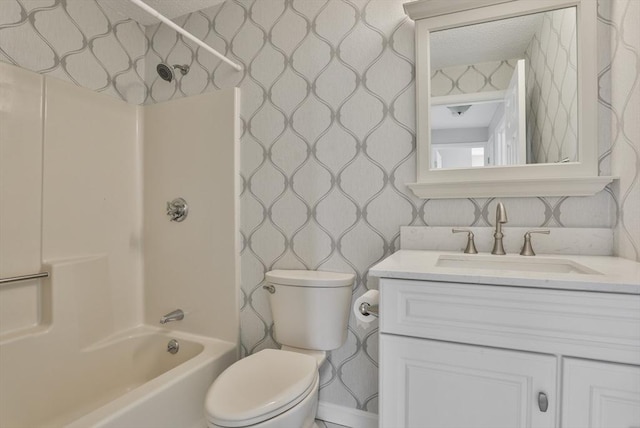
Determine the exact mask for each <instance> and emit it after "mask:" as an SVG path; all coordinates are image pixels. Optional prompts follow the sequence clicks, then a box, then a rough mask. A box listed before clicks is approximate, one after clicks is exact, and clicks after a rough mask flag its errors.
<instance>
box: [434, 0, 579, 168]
mask: <svg viewBox="0 0 640 428" xmlns="http://www.w3.org/2000/svg"><path fill="white" fill-rule="evenodd" d="M576 44H577V42H576V8H575V7H571V8H566V9H559V10H554V11H547V12H542V13H536V14H531V15H525V16H519V17H515V18H509V19H503V20H499V21H492V22H486V23H481V24H475V25H469V26H465V27H459V28H453V29H447V30H443V31H437V32H432V33H431V45H430V50H431V111H430V123H431V148H430V150H431V165H430V168H431V169H440V168H470V167H483V166H502V165H523V164H534V163H566V162H577V161H578V131H577V129H578V123H577V122H578V120H577V101H578V100H577V84H578V75H577V49H576V47H577V46H576Z"/></svg>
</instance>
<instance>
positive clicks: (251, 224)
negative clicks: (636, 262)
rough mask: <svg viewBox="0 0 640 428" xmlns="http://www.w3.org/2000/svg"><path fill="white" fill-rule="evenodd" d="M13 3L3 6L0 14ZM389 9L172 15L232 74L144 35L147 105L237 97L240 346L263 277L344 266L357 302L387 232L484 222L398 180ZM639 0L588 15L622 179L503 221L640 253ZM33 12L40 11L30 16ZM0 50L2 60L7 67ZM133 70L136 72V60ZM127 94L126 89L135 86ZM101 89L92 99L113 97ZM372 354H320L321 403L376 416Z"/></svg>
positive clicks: (261, 6)
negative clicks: (234, 65)
mask: <svg viewBox="0 0 640 428" xmlns="http://www.w3.org/2000/svg"><path fill="white" fill-rule="evenodd" d="M11 1H16V0H8V1H6V2H5V3H3V6H4V4H8V3H10V2H11ZM42 3H43V4H47V5H51V4H55V5H56V6H55V7H51V8H52V10H54V9H56V8H58V7H61V8H65V7H67V8H68V5H72V4H74V2H73V1H71V0H68V1H67V2H65V3H63V2H61V1H58V2H56V1H55V0H42ZM82 3H83V4H84V3H91V1H90V0H87V1H82ZM402 3H403V2H402V1H398V0H371V1H366V2H362V3H358V4H357V5H356V4H354V3H352V2H349V1H343V0H331V1H301V0H292V1H285V0H259V1H248V0H247V1H245V0H242V1H234V0H228V1H227V2H225V3H224V4H223V5H221V6H220V7H216V8H211V9H206V10H203V11H199V12H194V13H192V14H190V15H187V16H184V17H182V18H179V19H177V20H176V22H178V23H179V24H180V25H182V26H184V27H185V28H187V29H188V30H189V31H191V32H193V33H194V34H196V35H197V36H199V37H201V38H203V39H204V40H205V41H206V42H207V43H210V44H211V45H212V46H214V47H215V48H217V49H219V50H220V51H222V52H226V53H227V55H228V56H230V57H231V58H235V59H236V60H238V61H240V62H242V64H243V65H244V66H245V72H243V73H235V72H232V71H230V70H229V69H228V68H225V66H224V65H220V63H219V62H218V61H216V60H215V59H213V58H211V57H209V56H208V55H207V54H206V53H203V52H200V51H198V50H197V49H196V48H195V47H194V46H193V45H191V44H190V43H189V42H185V41H183V40H182V39H181V38H179V37H177V36H176V35H175V33H172V32H170V31H168V29H166V28H164V27H163V26H152V27H149V28H148V29H147V37H148V42H147V43H148V44H147V45H145V46H146V48H145V49H146V52H147V58H146V63H147V64H148V65H149V67H146V68H147V69H148V70H147V75H146V88H147V89H146V91H147V92H146V93H147V97H146V98H144V97H140V98H143V99H146V102H147V103H154V102H156V101H162V100H167V99H171V98H180V97H183V96H185V95H187V96H190V95H196V94H199V93H201V92H205V91H209V90H213V89H216V88H224V87H230V86H234V85H236V84H237V85H238V86H239V87H240V88H241V94H242V95H241V96H242V102H241V117H242V121H243V132H242V143H241V156H242V159H241V163H242V170H241V181H242V194H241V210H242V220H241V233H242V236H241V238H242V245H243V254H242V277H243V278H242V293H243V296H242V312H241V323H242V346H243V350H244V352H245V353H253V352H255V351H257V350H259V349H262V348H265V347H273V346H275V344H274V342H273V339H272V337H271V319H270V315H269V309H268V306H267V297H266V295H264V293H263V290H262V289H261V284H262V281H263V275H264V272H265V271H266V270H268V269H270V268H274V267H280V268H305V267H308V268H321V269H326V270H342V271H349V272H355V273H357V275H358V277H357V288H356V289H355V292H354V298H355V297H358V296H360V295H361V294H363V293H364V291H366V289H368V288H372V287H375V284H374V283H369V282H368V281H367V276H366V273H367V270H368V268H369V267H370V266H371V265H373V264H374V263H376V262H377V261H378V260H380V259H382V258H383V257H384V256H385V255H387V254H389V253H390V252H392V251H393V250H395V249H397V248H398V246H399V245H398V239H399V238H398V236H399V232H398V231H399V226H400V225H418V226H419V225H430V226H439V225H442V226H452V225H459V226H468V225H473V226H486V225H489V224H491V223H492V222H493V213H494V212H495V203H496V202H495V201H493V200H487V199H472V200H469V199H459V200H429V201H421V200H416V199H415V198H413V197H412V196H411V193H410V192H408V191H407V190H406V189H405V187H404V183H405V182H410V181H412V180H413V179H414V178H415V149H414V145H415V143H414V131H415V125H414V123H413V122H414V115H415V113H414V100H413V98H414V96H415V88H414V86H413V75H412V70H413V68H412V67H413V58H414V53H413V23H412V22H411V21H409V20H407V18H406V17H405V16H404V13H403V12H402V6H401V5H402ZM29 4H33V3H32V2H30V3H29ZM639 6H640V2H637V1H633V0H631V1H629V0H613V1H608V0H602V1H600V2H599V7H598V13H599V18H598V36H599V45H598V48H599V52H600V58H599V61H600V62H599V70H600V80H599V85H600V92H599V97H600V98H599V99H600V102H599V105H598V107H597V108H598V109H599V128H600V134H599V139H600V160H601V161H600V170H601V174H609V173H610V172H612V173H613V174H614V175H620V176H621V180H620V181H619V183H618V184H616V185H614V186H613V187H612V188H608V189H607V190H605V191H603V192H601V193H600V194H598V195H595V196H593V197H589V198H576V197H569V198H516V199H505V200H503V202H504V203H505V205H506V206H507V210H508V212H509V217H510V224H509V225H511V226H514V225H515V226H545V227H546V226H550V227H607V228H615V231H616V237H617V238H616V245H615V248H616V253H617V254H618V255H621V256H624V257H627V258H631V259H640V230H639V229H638V228H640V225H638V222H637V220H636V219H637V218H638V217H639V216H640V213H639V211H640V210H639V208H638V207H640V178H639V176H638V171H639V170H640V167H639V166H638V165H640V160H639V158H640V155H639V153H640V147H639V146H640V130H639V129H638V123H637V121H636V120H635V119H634V118H635V117H637V115H638V111H637V108H638V107H637V106H638V104H639V103H638V88H639V84H638V77H637V76H638V70H637V68H636V67H637V63H638V61H637V58H638V49H639V47H638V40H640V38H639V37H638V34H637V31H638V28H637V25H635V22H637V19H638V18H637V17H638V15H639V13H640V12H639V11H638V7H639ZM87 7H92V6H91V5H88V6H87ZM4 10H6V9H4ZM45 12H46V11H42V12H38V15H39V16H40V18H41V19H43V20H44V19H46V17H47V14H46V13H45ZM2 13H3V11H0V14H2ZM1 22H2V23H3V24H0V48H2V49H3V50H6V46H7V43H8V42H7V40H9V39H8V38H7V36H6V35H7V34H11V31H13V30H8V28H9V27H7V26H6V25H4V23H5V22H13V21H7V20H5V19H3V20H1ZM29 22H31V21H28V22H25V24H24V25H27V24H29ZM29 25H30V24H29ZM30 28H31V27H25V31H27V30H29V31H31V30H30ZM43 37H45V39H46V38H47V36H43ZM25 40H26V39H25ZM38 43H40V42H39V41H38ZM136 43H137V42H136ZM129 48H130V46H129ZM25 52H27V53H31V54H32V56H29V57H26V58H22V59H20V60H15V59H14V61H15V62H16V63H17V65H19V66H21V67H24V68H30V67H31V64H33V63H34V62H36V63H37V60H38V55H37V54H34V53H35V52H36V51H35V50H31V51H28V50H27V51H25ZM2 55H3V54H2V52H0V60H1V61H5V62H12V60H10V59H7V58H6V55H4V56H2ZM166 60H169V61H170V62H171V61H175V62H172V63H188V64H190V65H191V66H192V71H191V72H190V73H189V76H188V78H186V77H185V78H184V79H179V80H178V82H176V83H175V84H167V83H166V82H164V81H161V80H160V79H159V78H157V75H155V76H154V75H153V74H151V69H152V68H154V67H155V65H156V64H157V63H158V62H160V61H166ZM105 61H108V60H107V59H105ZM114 63H116V64H117V62H114ZM137 65H138V68H137V70H141V67H142V64H141V63H140V61H137ZM42 70H43V72H46V70H47V68H46V67H43V68H42ZM56 70H58V73H60V75H61V76H66V73H65V72H64V71H62V70H61V68H60V67H58V68H56ZM125 74H126V73H125ZM76 75H77V76H78V77H77V78H76V79H75V80H76V83H77V84H80V85H83V84H86V82H90V81H91V74H89V73H85V74H83V72H82V70H80V71H78V72H77V73H76ZM135 85H136V91H133V90H132V93H137V94H140V93H143V92H144V91H145V87H144V86H142V84H140V83H136V84H135ZM167 85H168V86H167ZM88 86H91V85H88ZM108 88H109V86H107V89H105V90H104V91H105V92H107V93H110V94H112V95H117V91H115V90H108ZM129 101H130V102H139V98H136V99H135V100H133V99H129ZM594 108H595V107H594ZM610 164H611V165H610ZM618 186H619V187H618ZM507 230H508V228H507ZM377 361H378V355H377V331H376V330H373V331H369V332H367V333H362V332H359V331H357V330H356V329H355V326H354V325H352V327H351V330H350V334H349V338H348V341H347V344H346V345H345V346H344V347H343V348H342V349H340V350H339V351H336V352H333V354H332V356H331V364H332V366H331V367H330V370H327V371H326V372H325V373H323V376H322V386H323V389H322V390H321V400H324V401H331V402H334V403H338V404H341V405H343V406H348V407H351V408H353V409H362V410H366V411H368V412H376V411H377V377H376V376H377V374H376V372H377ZM321 409H322V403H321Z"/></svg>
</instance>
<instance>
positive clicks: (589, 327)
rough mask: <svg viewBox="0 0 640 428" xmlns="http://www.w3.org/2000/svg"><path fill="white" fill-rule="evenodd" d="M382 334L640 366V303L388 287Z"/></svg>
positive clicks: (573, 295)
mask: <svg viewBox="0 0 640 428" xmlns="http://www.w3.org/2000/svg"><path fill="white" fill-rule="evenodd" d="M380 292H381V299H380V300H381V302H382V303H381V310H380V314H381V317H380V331H381V332H383V333H392V334H399V335H406V336H415V337H424V338H431V339H438V340H447V341H454V342H464V343H473V344H481V345H487V346H497V347H504V348H513V349H523V350H531V351H538V352H544V353H554V354H562V355H568V356H577V357H584V358H594V359H604V360H608V361H615V362H622V363H629V364H640V296H635V295H620V294H610V293H593V292H582V291H564V290H549V289H534V288H523V287H507V286H490V285H474V284H457V283H445V282H429V281H410V280H398V279H393V280H392V279H383V280H381V281H380Z"/></svg>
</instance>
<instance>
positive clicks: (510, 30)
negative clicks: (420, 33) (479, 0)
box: [431, 13, 543, 70]
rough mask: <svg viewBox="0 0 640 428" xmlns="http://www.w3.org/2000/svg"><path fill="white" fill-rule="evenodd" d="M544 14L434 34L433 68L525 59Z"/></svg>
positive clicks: (432, 43)
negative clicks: (525, 53)
mask: <svg viewBox="0 0 640 428" xmlns="http://www.w3.org/2000/svg"><path fill="white" fill-rule="evenodd" d="M542 16H543V13H538V14H533V15H526V16H519V17H516V18H509V19H503V20H500V21H492V22H486V23H482V24H475V25H468V26H466V27H459V28H453V29H449V30H443V31H437V32H434V33H432V34H431V69H432V70H438V69H441V68H445V67H452V66H456V65H468V64H477V63H480V62H488V61H499V60H504V59H514V58H524V51H525V49H526V48H527V45H528V44H529V42H530V41H531V38H532V37H533V34H534V32H535V30H536V29H537V28H539V27H540V25H542Z"/></svg>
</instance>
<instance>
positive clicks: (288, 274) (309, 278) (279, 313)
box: [266, 270, 355, 351]
mask: <svg viewBox="0 0 640 428" xmlns="http://www.w3.org/2000/svg"><path fill="white" fill-rule="evenodd" d="M354 278H355V276H354V275H353V274H349V273H336V272H321V271H309V270H273V271H271V272H267V274H266V282H267V285H268V286H272V287H273V288H272V289H271V290H270V292H269V303H270V305H271V315H272V316H273V324H274V328H275V336H276V340H277V341H278V342H279V343H281V344H282V345H288V346H293V347H295V348H304V349H314V350H319V351H330V350H332V349H337V348H339V347H340V346H342V344H343V343H344V342H345V340H347V325H348V323H349V312H350V307H351V291H352V286H353V280H354ZM271 291H273V292H271Z"/></svg>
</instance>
